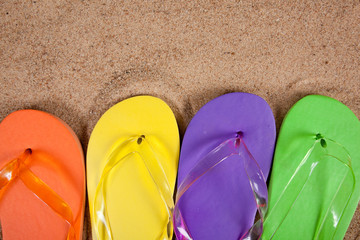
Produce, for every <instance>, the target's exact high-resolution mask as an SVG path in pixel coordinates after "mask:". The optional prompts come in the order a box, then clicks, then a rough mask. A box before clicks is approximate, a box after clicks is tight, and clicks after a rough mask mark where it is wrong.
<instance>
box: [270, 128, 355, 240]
mask: <svg viewBox="0 0 360 240" xmlns="http://www.w3.org/2000/svg"><path fill="white" fill-rule="evenodd" d="M315 151H316V152H317V154H319V153H318V151H321V152H320V156H315V155H316V154H315ZM313 158H315V159H313ZM325 158H326V159H328V160H329V159H332V160H334V161H336V162H338V163H339V166H342V169H343V170H344V169H346V174H344V175H343V177H342V179H341V181H340V183H339V185H338V186H337V189H336V192H335V194H334V195H333V196H331V197H332V198H331V201H330V204H329V207H328V208H327V209H326V210H325V214H323V216H319V221H318V224H317V226H316V231H315V234H314V236H313V239H333V238H334V236H335V233H336V230H337V225H338V223H339V222H340V221H341V219H342V216H343V213H344V210H345V209H346V207H347V205H348V204H349V201H350V198H351V196H352V194H353V192H354V190H355V174H354V171H353V169H352V166H351V157H350V154H349V152H348V151H347V150H346V148H345V147H344V146H342V145H341V144H340V143H337V142H336V141H334V140H331V139H329V138H326V137H323V136H322V135H321V134H317V135H316V136H315V141H314V143H313V145H312V146H311V147H310V149H309V150H308V151H307V153H306V154H305V156H304V158H303V159H302V160H301V162H300V164H299V166H298V167H297V169H296V170H295V172H294V174H293V175H292V177H291V178H290V180H289V181H288V183H287V184H286V186H285V188H284V190H283V191H282V192H281V194H280V196H279V198H278V201H277V202H276V203H275V205H274V207H273V208H272V209H271V211H270V212H268V216H266V222H271V225H270V226H269V228H271V230H270V231H271V232H272V235H271V236H270V239H271V238H273V237H274V236H275V235H276V233H277V230H278V229H279V228H280V227H281V225H282V223H283V222H284V220H285V219H286V217H287V216H288V214H289V212H290V211H291V209H292V208H293V206H294V205H295V203H296V201H297V200H298V199H299V196H300V195H301V193H302V192H303V191H304V189H305V188H306V185H307V183H308V182H309V180H310V178H311V176H312V174H313V173H314V170H315V169H316V168H317V167H318V166H319V164H320V163H321V162H322V161H324V160H325ZM309 159H313V161H311V160H309ZM287 191H291V192H292V194H287ZM294 193H295V194H294ZM287 203H290V204H287ZM273 213H276V214H273ZM279 214H281V215H282V217H279ZM329 226H330V227H329Z"/></svg>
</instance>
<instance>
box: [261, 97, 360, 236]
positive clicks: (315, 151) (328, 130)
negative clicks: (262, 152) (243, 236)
mask: <svg viewBox="0 0 360 240" xmlns="http://www.w3.org/2000/svg"><path fill="white" fill-rule="evenodd" d="M359 146H360V123H359V120H358V119H357V118H356V116H355V115H354V113H352V112H351V110H350V109H349V108H347V107H346V106H345V105H344V104H342V103H340V102H338V101H337V100H335V99H332V98H329V97H325V96H319V95H310V96H307V97H304V98H303V99H301V100H300V101H298V102H297V103H296V104H295V105H294V106H293V107H292V108H291V109H290V111H289V112H288V114H287V115H286V117H285V119H284V122H283V124H282V126H281V131H280V134H279V138H278V141H277V145H276V151H275V158H274V165H273V169H272V173H271V179H270V187H269V210H268V213H267V215H266V218H265V222H264V234H263V239H342V238H343V237H344V235H345V232H346V229H347V227H348V225H349V224H350V221H351V218H352V216H353V214H354V212H355V209H356V206H357V204H358V202H359V198H360V191H359V183H360V182H359V181H360V152H359Z"/></svg>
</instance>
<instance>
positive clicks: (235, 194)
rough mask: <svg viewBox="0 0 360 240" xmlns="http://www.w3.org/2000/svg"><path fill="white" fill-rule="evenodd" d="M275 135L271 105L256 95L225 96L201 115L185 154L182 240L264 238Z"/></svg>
mask: <svg viewBox="0 0 360 240" xmlns="http://www.w3.org/2000/svg"><path fill="white" fill-rule="evenodd" d="M275 134H276V129H275V121H274V116H273V114H272V111H271V109H270V107H269V105H268V104H267V103H266V101H265V100H264V99H262V98H261V97H259V96H256V95H253V94H249V93H230V94H226V95H223V96H220V97H218V98H216V99H214V100H212V101H210V102H209V103H207V104H206V105H205V106H203V107H202V108H201V109H200V110H199V111H198V113H196V115H195V116H194V118H193V119H192V120H191V122H190V124H189V126H188V128H187V130H186V133H185V136H184V140H183V144H182V148H181V154H180V161H179V172H178V173H179V174H178V192H177V196H176V205H175V209H174V229H175V234H176V237H177V239H210V240H211V239H229V240H231V239H243V238H248V239H249V238H250V239H256V238H259V237H260V235H261V232H262V217H263V215H264V213H265V212H266V207H267V189H266V178H267V176H268V173H269V169H270V166H271V160H272V156H273V150H274V143H275ZM245 143H246V144H245ZM257 212H258V213H259V216H260V219H259V221H257V222H256V223H255V224H254V220H255V215H256V213H257Z"/></svg>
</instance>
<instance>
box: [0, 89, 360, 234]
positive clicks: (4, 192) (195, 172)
mask: <svg viewBox="0 0 360 240" xmlns="http://www.w3.org/2000/svg"><path fill="white" fill-rule="evenodd" d="M274 143H275V124H274V118H273V115H272V112H271V109H270V107H269V106H268V105H267V103H266V102H265V101H264V100H263V99H261V98H260V97H258V96H255V95H252V94H246V93H231V94H226V95H224V96H221V97H219V98H216V99H214V100H213V101H211V102H209V103H208V104H206V105H205V106H204V107H203V108H202V109H200V111H199V112H198V113H197V114H196V115H195V117H194V119H193V120H192V121H191V123H190V124H189V126H188V129H187V131H186V133H185V136H184V139H183V143H182V148H181V154H180V162H179V170H178V177H177V193H176V201H175V203H174V201H173V193H174V187H175V186H174V185H175V180H176V174H177V167H178V156H179V134H178V129H177V125H176V120H175V117H174V116H173V114H172V112H171V110H170V108H169V107H168V106H167V105H166V104H165V103H164V102H163V101H161V100H160V99H157V98H154V97H148V96H141V97H134V98H130V99H127V100H125V101H123V102H121V103H118V104H117V105H115V106H113V107H112V108H111V109H109V110H108V111H107V112H106V113H105V114H104V115H103V116H102V117H101V119H100V120H99V122H98V124H97V125H96V126H95V128H94V130H93V133H92V135H91V137H90V142H89V146H88V153H87V175H88V176H87V184H88V195H89V205H90V215H91V221H92V231H93V238H94V239H171V238H172V235H173V225H174V226H175V229H174V230H175V234H176V236H177V238H178V239H258V238H260V236H261V237H262V238H263V239H289V238H291V239H294V238H295V239H340V238H342V237H343V236H344V234H345V232H346V229H347V226H348V225H349V223H350V221H351V218H352V215H353V213H354V211H355V209H356V205H357V203H358V200H359V196H360V192H359V191H356V189H358V184H359V179H360V171H359V170H360V166H359V164H360V163H359V158H360V156H359V153H357V151H356V149H357V146H359V143H360V126H359V121H358V119H357V118H356V117H355V115H354V114H353V113H352V112H351V111H350V110H349V109H348V108H347V107H346V106H344V105H343V104H341V103H340V102H338V101H336V100H334V99H331V98H328V97H324V96H308V97H305V98H304V99H302V100H300V101H299V102H298V103H297V104H295V106H294V107H293V108H292V109H291V110H290V111H289V113H288V115H287V116H286V118H285V120H284V122H283V125H282V128H281V131H280V134H279V138H278V142H277V146H276V151H275V158H274V165H273V168H272V173H271V178H270V185H269V193H268V192H267V188H266V179H267V176H268V174H269V170H270V166H271V162H272V155H273V148H274ZM84 189H85V188H84V165H83V156H82V150H81V146H80V144H79V141H78V140H77V138H76V136H75V134H74V133H73V132H72V131H71V130H70V128H69V127H68V126H67V125H66V124H65V123H63V122H62V121H61V120H59V119H57V118H55V117H53V116H51V115H49V114H46V113H43V112H39V111H34V110H23V111H18V112H14V113H12V114H10V115H9V116H8V117H7V118H5V119H4V120H3V122H2V123H1V124H0V221H1V224H2V232H3V237H4V239H24V238H27V239H40V238H41V239H44V238H45V239H48V238H49V239H56V238H59V239H64V238H67V239H81V233H82V231H81V230H82V219H83V213H84V210H83V206H84ZM268 195H269V201H268ZM36 197H37V198H36ZM40 200H41V201H40ZM19 202H21V204H19ZM44 223H46V224H44ZM294 223H296V224H294Z"/></svg>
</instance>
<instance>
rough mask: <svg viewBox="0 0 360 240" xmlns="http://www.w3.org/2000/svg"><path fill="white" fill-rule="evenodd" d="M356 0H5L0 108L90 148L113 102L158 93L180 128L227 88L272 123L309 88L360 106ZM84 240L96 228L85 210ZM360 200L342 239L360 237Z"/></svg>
mask: <svg viewBox="0 0 360 240" xmlns="http://www.w3.org/2000/svg"><path fill="white" fill-rule="evenodd" d="M359 90H360V1H359V0H357V1H321V2H320V1H314V2H312V1H308V2H305V1H301V2H300V1H299V2H295V1H272V2H267V1H266V2H265V1H262V2H260V1H257V3H253V2H250V1H228V2H225V1H224V2H222V1H221V2H218V1H181V2H180V1H176V2H175V1H174V2H166V3H164V2H162V1H156V2H143V1H117V2H116V3H115V2H111V1H88V0H83V1H80V0H74V1H62V0H57V1H39V0H35V1H29V0H27V1H4V0H2V1H0V102H1V108H0V118H1V119H3V118H4V117H5V116H6V115H7V114H9V113H10V112H12V111H14V110H17V109H23V108H34V109H39V110H44V111H47V112H50V113H52V114H54V115H56V116H58V117H60V118H61V119H63V120H64V121H66V122H67V123H68V124H69V125H70V126H71V127H72V128H73V129H74V131H75V132H76V133H77V135H78V136H79V138H80V140H81V142H82V145H83V147H84V150H85V151H86V148H87V142H88V139H89V135H90V133H91V130H92V129H93V127H94V124H95V123H96V121H97V120H98V119H99V117H100V115H101V114H102V113H104V112H105V110H106V109H108V108H109V107H110V106H111V105H113V104H115V103H116V102H118V101H121V100H123V99H125V98H127V97H130V96H134V95H139V94H151V95H154V96H158V97H160V98H162V99H164V100H165V101H166V102H168V104H169V105H170V106H171V107H172V109H173V110H174V112H175V114H176V117H177V120H178V123H179V127H180V131H181V134H183V133H184V131H185V128H186V126H187V124H188V123H189V121H190V119H191V118H192V117H193V116H194V114H195V113H196V111H197V110H198V109H199V108H200V107H201V106H202V105H203V104H205V103H206V102H208V101H209V100H211V99H213V98H215V97H217V96H219V95H222V94H224V93H226V92H232V91H244V92H250V93H254V94H257V95H260V96H261V97H263V98H264V99H266V100H267V101H268V103H269V104H270V106H271V107H272V109H273V112H274V115H275V118H276V122H277V128H278V129H279V126H280V124H281V121H282V119H283V117H284V115H285V114H286V112H287V111H288V110H289V108H290V107H291V106H292V105H293V104H294V103H295V102H296V101H298V100H299V99H300V98H301V97H303V96H305V95H308V94H323V95H328V96H330V97H333V98H336V99H338V100H340V101H341V102H343V103H344V104H346V105H348V106H349V107H350V108H351V109H352V111H353V112H354V113H355V114H356V115H357V116H358V117H360V96H359ZM86 218H87V219H86V224H85V226H84V239H86V238H87V237H88V238H90V236H89V229H90V226H89V224H88V213H86ZM359 234H360V209H358V210H357V212H356V214H355V216H354V218H353V221H352V223H351V226H350V228H349V230H348V232H347V235H346V239H356V238H358V239H360V237H359Z"/></svg>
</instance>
